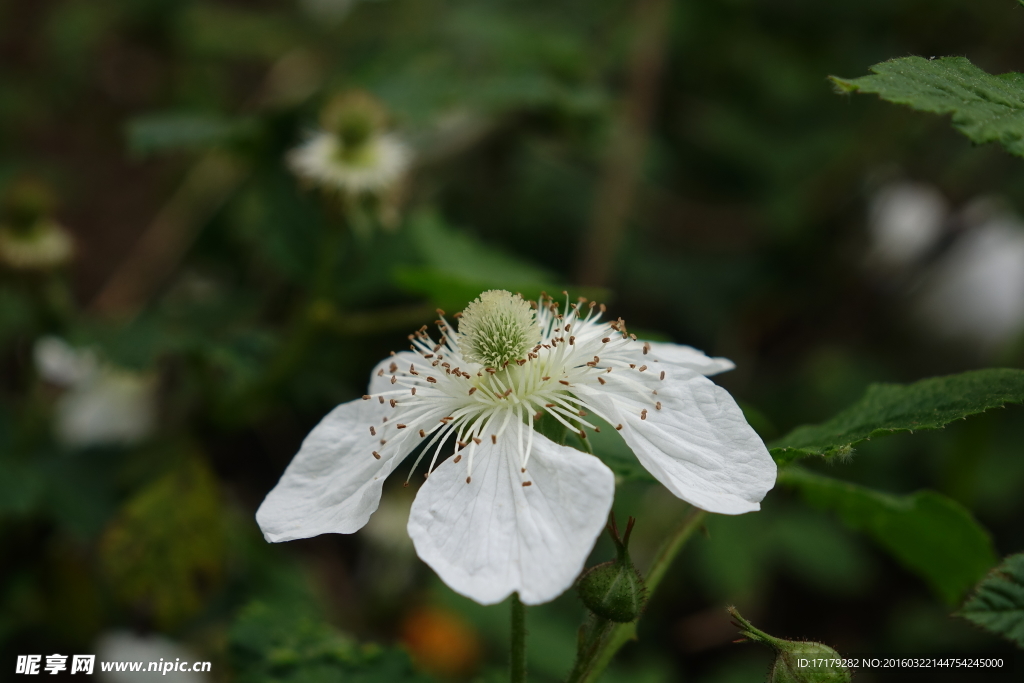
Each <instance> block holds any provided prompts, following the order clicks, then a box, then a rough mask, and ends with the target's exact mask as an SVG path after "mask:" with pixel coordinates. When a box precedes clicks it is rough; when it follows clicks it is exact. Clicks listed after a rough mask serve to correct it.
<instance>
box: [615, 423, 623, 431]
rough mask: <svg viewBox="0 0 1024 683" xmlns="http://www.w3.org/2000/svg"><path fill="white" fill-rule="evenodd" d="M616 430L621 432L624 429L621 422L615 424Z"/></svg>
mask: <svg viewBox="0 0 1024 683" xmlns="http://www.w3.org/2000/svg"><path fill="white" fill-rule="evenodd" d="M615 431H617V432H621V431H622V425H621V424H617V425H615Z"/></svg>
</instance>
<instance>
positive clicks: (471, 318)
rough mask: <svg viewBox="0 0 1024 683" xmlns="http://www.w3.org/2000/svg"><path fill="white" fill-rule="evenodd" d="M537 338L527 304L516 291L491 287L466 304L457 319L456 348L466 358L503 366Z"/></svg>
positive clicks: (537, 328)
mask: <svg viewBox="0 0 1024 683" xmlns="http://www.w3.org/2000/svg"><path fill="white" fill-rule="evenodd" d="M540 339H541V330H540V325H539V324H538V323H537V316H536V315H535V314H534V312H533V309H532V308H531V307H530V304H529V303H527V302H526V301H523V298H522V297H521V296H520V295H518V294H511V293H509V292H506V291H503V290H498V289H493V290H491V291H489V292H484V293H483V294H481V295H480V296H479V297H478V298H477V299H476V300H475V301H474V302H473V303H471V304H469V306H467V307H466V310H465V311H464V312H463V314H462V319H461V320H460V321H459V336H458V340H459V349H460V350H461V351H462V356H463V358H465V359H466V360H468V361H471V362H473V363H479V364H480V365H483V366H484V367H486V368H494V369H497V368H504V367H505V366H507V365H508V364H509V363H511V362H512V361H515V360H521V359H522V358H525V357H526V353H527V352H528V351H529V349H531V348H532V347H533V346H534V345H536V344H537V343H538V342H539V341H540Z"/></svg>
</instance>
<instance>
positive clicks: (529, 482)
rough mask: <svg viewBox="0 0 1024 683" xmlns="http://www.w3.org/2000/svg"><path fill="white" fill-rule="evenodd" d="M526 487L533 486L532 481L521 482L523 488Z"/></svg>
mask: <svg viewBox="0 0 1024 683" xmlns="http://www.w3.org/2000/svg"><path fill="white" fill-rule="evenodd" d="M527 486H533V482H532V481H524V482H523V487H524V488H525V487H527Z"/></svg>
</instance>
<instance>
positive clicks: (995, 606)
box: [957, 0, 1024, 648]
mask: <svg viewBox="0 0 1024 683" xmlns="http://www.w3.org/2000/svg"><path fill="white" fill-rule="evenodd" d="M1021 1H1022V2H1024V0H1021ZM957 615H959V616H961V617H963V618H965V619H968V620H970V621H972V622H974V623H975V624H977V625H978V626H981V627H982V628H984V629H986V630H988V631H991V632H992V633H995V634H996V635H1000V636H1003V637H1004V638H1006V639H1007V640H1011V641H1013V642H1014V643H1016V644H1017V645H1018V647H1021V648H1024V553H1017V554H1016V555H1010V556H1009V557H1007V558H1006V559H1005V560H1003V562H1002V564H1000V565H999V566H998V567H996V568H995V569H993V570H992V571H991V572H989V574H988V576H986V577H985V578H984V579H983V580H982V582H981V583H979V584H978V587H977V589H976V590H975V592H974V595H972V596H971V597H970V599H968V600H967V602H966V603H964V606H963V607H962V608H961V609H960V611H959V612H957Z"/></svg>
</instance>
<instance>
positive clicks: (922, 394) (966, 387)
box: [771, 369, 1024, 464]
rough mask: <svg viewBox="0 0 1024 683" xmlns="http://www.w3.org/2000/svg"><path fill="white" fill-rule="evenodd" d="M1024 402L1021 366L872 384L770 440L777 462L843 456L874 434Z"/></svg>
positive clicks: (942, 422)
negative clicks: (850, 400) (818, 418)
mask: <svg viewBox="0 0 1024 683" xmlns="http://www.w3.org/2000/svg"><path fill="white" fill-rule="evenodd" d="M1022 402H1024V370H1011V369H991V370H975V371H972V372H964V373H962V374H959V375H948V376H946V377H932V378H929V379H923V380H921V381H919V382H914V383H913V384H908V385H902V384H872V385H871V386H870V387H868V390H867V392H866V393H865V394H864V397H863V398H861V400H860V401H858V402H857V403H856V404H854V405H852V406H850V407H849V408H847V409H846V410H844V411H842V412H841V413H839V414H838V415H836V416H835V417H833V418H832V419H831V420H828V421H827V422H824V423H822V424H820V425H804V426H802V427H797V428H796V429H794V430H793V431H792V432H790V433H789V434H787V435H786V436H784V437H782V438H781V439H779V440H777V441H775V442H774V443H772V444H771V452H772V456H773V457H774V458H775V460H776V461H777V462H779V463H780V464H781V463H787V462H791V461H793V460H796V459H798V458H803V457H806V456H809V455H822V456H825V457H831V456H834V455H846V454H848V453H850V450H851V447H852V446H854V445H855V444H857V443H859V442H861V441H864V440H866V439H870V438H871V437H874V436H885V435H886V434H892V433H894V432H912V431H914V430H921V429H939V428H941V427H944V426H945V425H947V424H949V423H950V422H952V421H953V420H960V419H963V418H966V417H967V416H968V415H976V414H977V413H982V412H985V411H986V410H991V409H992V408H1001V407H1002V406H1004V405H1006V404H1008V403H1022Z"/></svg>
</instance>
